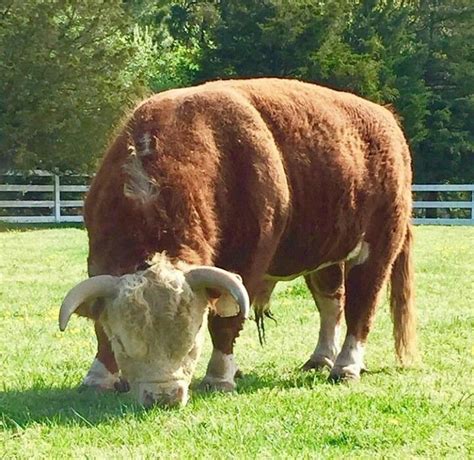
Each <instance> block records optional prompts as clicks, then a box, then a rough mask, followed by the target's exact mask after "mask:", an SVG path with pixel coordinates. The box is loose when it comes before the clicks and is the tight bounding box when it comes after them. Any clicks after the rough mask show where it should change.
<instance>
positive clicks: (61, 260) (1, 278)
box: [0, 227, 474, 459]
mask: <svg viewBox="0 0 474 460" xmlns="http://www.w3.org/2000/svg"><path fill="white" fill-rule="evenodd" d="M86 253H87V241H86V235H85V232H84V231H83V230H80V229H77V228H62V229H42V230H30V231H4V232H0V457H2V456H3V457H4V458H127V459H128V458H257V457H258V458H321V457H322V458H437V457H438V458H439V457H448V458H469V457H470V458H474V441H473V432H474V411H473V404H474V388H473V377H474V375H473V362H474V228H448V227H444V228H434V227H424V228H422V227H418V228H416V255H415V257H416V273H417V305H418V309H419V322H420V328H419V329H420V342H421V351H422V356H423V363H422V364H420V365H419V366H417V367H415V368H411V369H399V368H397V367H396V365H395V359H394V353H393V341H392V338H391V324H390V320H389V315H388V308H387V304H386V302H384V304H383V305H382V306H381V308H380V309H379V312H378V315H377V321H376V324H375V327H374V330H373V332H372V333H371V335H370V339H369V346H368V351H367V359H366V362H367V365H368V367H369V370H370V372H369V373H368V374H365V375H364V376H363V378H362V380H361V382H360V383H357V384H352V385H331V384H328V383H326V377H327V374H326V373H309V374H301V373H300V372H299V370H298V367H299V366H300V365H301V364H302V363H303V362H304V361H305V360H306V359H307V358H308V356H309V354H310V353H311V351H312V350H313V348H314V345H315V342H316V331H317V321H318V320H317V315H316V314H315V308H314V305H313V304H312V301H311V300H310V297H309V294H308V292H307V291H306V289H305V288H304V286H303V283H301V282H300V281H297V282H294V283H291V284H281V285H280V286H279V288H278V290H277V293H276V295H275V296H274V299H273V310H274V313H275V316H276V318H277V321H278V322H277V323H276V324H275V323H272V322H271V321H270V322H268V323H267V344H266V346H265V347H264V348H263V349H262V348H261V347H260V345H259V344H258V339H257V331H256V328H255V325H254V324H253V323H252V322H249V323H248V324H247V326H246V328H245V331H244V333H243V335H242V337H241V338H240V340H239V341H238V345H237V352H236V353H237V357H238V361H239V363H240V365H241V369H242V370H243V371H244V372H245V377H244V378H243V379H242V380H241V381H240V384H239V387H238V392H237V393H235V394H202V393H198V392H194V393H193V396H192V399H191V401H190V403H189V404H188V406H186V407H185V408H184V409H182V410H179V411H178V410H168V411H167V410H161V409H158V408H156V409H153V410H150V411H144V410H143V409H141V408H140V407H139V406H137V405H136V404H135V403H134V402H133V401H132V400H131V398H130V396H128V395H116V394H96V393H95V392H93V391H90V390H86V391H82V392H80V391H78V389H77V387H78V384H79V382H80V381H81V379H82V378H83V376H84V375H85V373H86V371H87V370H88V368H89V365H90V364H91V361H92V358H93V355H94V353H95V338H94V335H93V328H92V325H91V324H90V323H89V322H87V321H86V320H84V319H80V318H77V317H75V318H73V319H72V322H71V324H70V327H69V328H68V330H67V331H66V332H65V333H60V332H59V330H58V326H57V314H58V308H59V305H60V303H61V300H62V297H63V295H64V294H65V292H67V290H68V289H69V288H70V287H71V286H72V285H73V284H75V283H76V282H78V281H79V280H81V279H83V278H84V277H85V276H86V270H85V267H86ZM209 343H210V340H209V339H207V343H206V350H205V353H204V356H203V357H202V359H201V361H200V366H199V369H198V372H197V375H196V382H197V381H198V379H200V378H201V377H202V376H203V374H204V369H205V364H206V362H207V357H208V356H209V351H210V350H209ZM196 382H195V383H194V385H195V384H196Z"/></svg>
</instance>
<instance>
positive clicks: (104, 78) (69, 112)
mask: <svg viewBox="0 0 474 460" xmlns="http://www.w3.org/2000/svg"><path fill="white" fill-rule="evenodd" d="M0 17H1V23H0V131H1V133H2V135H1V137H0V151H1V155H2V156H1V166H2V167H4V168H6V167H10V168H16V169H22V170H28V169H34V168H41V169H46V170H60V171H70V170H74V171H88V170H90V169H91V168H93V165H94V163H95V160H96V158H97V156H98V155H99V154H100V153H101V152H102V150H103V148H104V146H105V144H106V142H107V138H108V135H109V133H110V130H111V127H112V126H113V125H114V123H115V122H116V121H117V120H118V119H119V118H120V116H121V114H122V113H123V111H124V110H125V109H126V108H127V106H128V105H130V101H131V100H133V99H135V98H136V96H137V95H138V94H139V93H140V86H141V85H140V83H141V80H142V72H141V63H140V62H139V61H138V60H137V56H136V52H137V51H139V50H137V46H136V45H137V44H136V43H134V42H133V41H131V40H129V39H128V38H127V30H128V27H129V26H128V23H127V20H126V17H125V15H124V13H123V10H122V8H121V6H120V1H119V0H114V1H111V2H96V1H93V0H87V1H81V2H63V1H60V0H54V1H46V0H41V1H37V0H24V1H21V2H16V1H11V2H6V1H3V2H2V7H1V9H0ZM132 69H133V70H132Z"/></svg>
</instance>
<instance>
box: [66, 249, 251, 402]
mask: <svg viewBox="0 0 474 460" xmlns="http://www.w3.org/2000/svg"><path fill="white" fill-rule="evenodd" d="M206 288H211V289H213V290H217V291H220V292H221V293H222V294H223V296H224V297H223V299H222V300H227V301H224V302H218V303H217V305H219V304H220V305H222V306H223V307H225V310H221V311H220V310H219V307H217V312H216V313H217V314H220V315H221V316H235V315H237V314H242V315H243V316H244V317H245V318H246V317H247V316H248V311H249V298H248V294H247V291H246V289H245V287H244V286H243V284H242V282H241V279H240V277H239V276H238V275H235V274H233V273H230V272H227V271H225V270H222V269H219V268H216V267H189V266H185V265H183V266H182V267H180V268H176V267H175V266H173V265H172V264H171V263H170V262H169V261H168V259H167V258H166V257H165V256H161V257H158V258H157V259H155V263H154V264H153V265H152V266H151V267H150V268H148V269H147V270H145V271H142V272H137V273H134V274H130V275H124V276H120V277H116V276H109V275H100V276H94V277H92V278H89V279H87V280H85V281H82V282H81V283H79V284H78V285H77V286H75V287H74V288H73V289H71V291H69V293H68V294H67V295H66V297H65V299H64V301H63V304H62V306H61V310H60V313H59V327H60V329H61V330H62V331H63V330H65V329H66V326H67V323H68V321H69V318H70V317H71V315H72V313H73V312H74V311H75V310H76V309H77V308H78V307H79V306H80V305H82V304H85V303H88V304H91V303H92V302H97V301H100V302H102V308H101V313H100V317H99V321H100V322H101V324H102V326H103V328H104V330H105V332H106V334H107V335H108V337H109V339H110V341H111V343H112V348H113V351H114V354H115V358H116V360H117V363H118V365H119V367H120V369H121V371H122V374H123V376H124V377H125V378H126V379H127V380H128V381H129V383H130V385H131V387H132V390H134V391H135V392H136V394H137V397H138V400H139V401H140V402H141V403H142V404H143V405H145V406H150V405H152V404H154V403H158V404H161V405H166V406H173V405H184V404H186V402H187V400H188V387H189V383H190V381H191V378H192V375H193V373H194V369H195V367H196V363H197V360H198V358H199V356H200V353H201V348H202V343H203V337H204V330H205V323H206V318H207V311H208V306H209V299H208V296H207V292H206ZM229 298H232V299H233V300H234V301H232V302H229V301H228V300H229ZM229 305H230V309H229ZM232 305H233V306H234V308H232Z"/></svg>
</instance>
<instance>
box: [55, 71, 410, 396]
mask: <svg viewBox="0 0 474 460" xmlns="http://www.w3.org/2000/svg"><path fill="white" fill-rule="evenodd" d="M410 164H411V162H410V154H409V151H408V147H407V144H406V142H405V139H404V136H403V134H402V132H401V130H400V128H399V126H398V124H397V122H396V120H395V119H394V117H393V115H392V114H391V113H390V112H389V111H387V110H386V109H384V108H382V107H380V106H379V105H376V104H374V103H371V102H368V101H365V100H363V99H361V98H359V97H356V96H354V95H352V94H348V93H342V92H336V91H333V90H330V89H327V88H323V87H319V86H316V85H312V84H307V83H301V82H298V81H289V80H279V79H257V80H240V81H220V82H213V83H208V84H205V85H202V86H198V87H195V88H187V89H179V90H172V91H167V92H164V93H161V94H158V95H156V96H153V97H152V98H150V99H148V100H146V101H145V102H143V103H142V104H140V105H139V106H138V107H137V109H136V110H135V111H134V112H133V114H132V116H131V117H130V119H129V121H128V122H127V124H126V125H125V127H124V128H123V130H122V131H121V133H120V134H119V136H118V137H117V139H116V140H115V142H114V143H113V144H112V146H111V147H110V149H109V150H108V152H107V153H106V155H105V157H104V159H103V162H102V165H101V167H100V169H99V171H98V173H97V175H96V177H95V179H94V181H93V184H92V186H91V189H90V192H89V194H88V197H87V200H86V205H85V223H86V227H87V230H88V234H89V259H88V266H89V275H90V277H91V278H90V279H89V280H86V281H83V282H82V283H80V284H79V285H78V286H76V287H75V288H73V289H72V290H71V291H70V292H69V294H68V295H67V296H66V298H65V300H64V302H63V305H62V307H61V313H60V327H61V329H64V328H65V327H66V325H67V322H68V320H69V318H70V316H71V315H72V313H73V312H74V311H76V312H77V313H78V314H80V315H84V316H87V317H89V318H92V319H93V320H94V321H95V330H96V334H97V338H98V343H99V346H98V353H97V356H96V359H95V361H94V363H93V365H92V367H91V369H90V371H89V373H88V375H87V376H86V378H85V381H84V383H85V384H87V385H96V386H101V387H104V388H113V387H114V385H116V384H117V382H118V381H119V369H120V371H121V373H122V375H123V377H124V378H125V379H127V380H128V381H129V382H130V384H131V385H132V388H134V389H135V390H136V392H137V394H138V398H139V400H140V401H141V402H142V403H144V404H145V405H149V404H152V403H153V402H159V403H163V404H167V405H174V404H184V403H186V401H187V398H188V386H189V382H190V380H191V377H192V375H193V372H194V368H195V364H196V362H197V360H198V358H199V354H200V351H201V344H202V339H203V330H204V328H205V326H204V325H205V323H206V318H207V316H209V317H208V318H207V320H208V327H209V331H210V334H211V338H212V343H213V346H214V349H213V353H212V357H211V360H210V362H209V365H208V368H207V373H206V376H205V377H204V381H203V385H204V386H205V387H208V388H211V389H219V390H232V389H233V388H234V387H235V382H234V378H235V375H236V373H237V372H238V368H237V366H236V364H235V361H234V357H233V345H234V341H235V339H236V337H237V336H238V334H239V331H240V330H241V328H242V324H243V321H244V318H245V317H246V316H247V313H248V308H249V304H253V306H254V308H255V309H256V314H257V316H259V315H261V314H262V312H264V311H265V306H266V304H267V303H268V300H269V298H270V294H271V291H272V289H273V287H274V285H275V283H276V282H277V281H279V280H288V279H293V278H295V277H298V276H304V277H305V279H306V282H307V284H308V286H309V288H310V290H311V292H312V294H313V297H314V299H315V301H316V303H317V306H318V309H319V312H320V315H321V326H320V332H319V339H318V341H317V346H316V348H315V350H314V352H313V354H312V355H311V357H310V358H309V360H308V361H307V362H306V364H305V365H304V366H303V368H304V369H311V368H320V367H323V366H328V367H329V368H331V373H330V377H331V378H332V379H334V380H340V379H348V378H358V377H359V375H360V372H361V370H363V369H364V363H363V353H364V346H365V343H366V340H367V335H368V333H369V330H370V328H371V324H372V319H373V316H374V312H375V309H376V304H377V300H378V297H379V294H380V292H381V290H382V286H383V285H384V283H385V282H386V281H387V280H388V279H389V278H390V281H391V289H392V295H391V309H392V316H393V320H394V335H395V343H396V351H397V355H398V357H399V359H400V360H401V361H402V362H403V361H405V360H406V359H408V358H409V357H410V356H411V355H413V353H414V340H415V320H414V307H413V301H412V278H413V275H412V268H411V248H412V237H411V229H410V213H411V191H410V185H411V165H410ZM215 267H220V269H217V268H215ZM235 274H238V275H240V276H237V275H235ZM390 275H391V276H390ZM244 286H245V287H244ZM343 313H344V314H345V319H346V323H347V334H346V337H345V340H344V343H343V345H342V349H340V348H339V343H338V339H339V336H338V334H339V324H340V320H341V316H342V314H343ZM315 341H316V340H315Z"/></svg>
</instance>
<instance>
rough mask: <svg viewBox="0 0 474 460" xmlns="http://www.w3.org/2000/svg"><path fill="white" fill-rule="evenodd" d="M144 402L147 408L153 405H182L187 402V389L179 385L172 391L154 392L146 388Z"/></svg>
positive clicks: (169, 406) (168, 406) (167, 406)
mask: <svg viewBox="0 0 474 460" xmlns="http://www.w3.org/2000/svg"><path fill="white" fill-rule="evenodd" d="M141 399H142V404H143V406H144V407H145V408H146V409H149V408H151V407H153V406H155V405H156V406H160V407H166V408H171V407H181V406H184V405H185V404H186V402H187V395H186V391H185V389H184V388H183V387H177V388H175V389H173V391H171V392H170V393H154V392H151V391H148V390H145V391H144V392H143V395H142V398H141Z"/></svg>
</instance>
